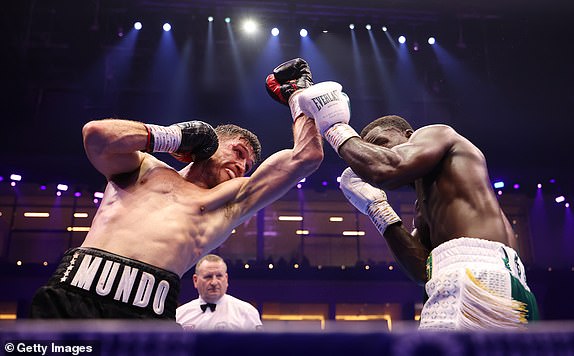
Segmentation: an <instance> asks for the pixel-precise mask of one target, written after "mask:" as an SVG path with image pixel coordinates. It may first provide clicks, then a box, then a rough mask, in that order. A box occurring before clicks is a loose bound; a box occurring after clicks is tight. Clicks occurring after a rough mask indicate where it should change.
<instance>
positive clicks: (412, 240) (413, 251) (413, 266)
mask: <svg viewBox="0 0 574 356" xmlns="http://www.w3.org/2000/svg"><path fill="white" fill-rule="evenodd" d="M383 237H384V238H385V241H386V242H387V245H388V246H389V248H390V250H391V252H392V253H393V256H394V257H395V260H396V261H397V263H398V264H399V265H400V266H401V268H402V269H403V270H404V271H405V273H406V274H407V276H409V278H411V279H412V280H413V281H415V282H417V283H418V284H420V285H423V284H425V283H426V281H427V278H426V260H427V257H428V255H429V253H430V251H429V250H428V249H427V248H426V247H425V246H423V244H422V243H421V241H420V239H419V238H418V237H417V236H413V235H411V233H409V232H408V231H407V229H406V228H405V227H404V226H403V224H402V223H396V224H392V225H389V226H387V228H386V229H385V232H384V234H383Z"/></svg>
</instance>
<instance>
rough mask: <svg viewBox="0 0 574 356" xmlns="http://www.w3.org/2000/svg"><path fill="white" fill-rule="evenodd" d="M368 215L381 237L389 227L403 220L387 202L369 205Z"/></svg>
mask: <svg viewBox="0 0 574 356" xmlns="http://www.w3.org/2000/svg"><path fill="white" fill-rule="evenodd" d="M367 214H368V215H369V218H371V221H372V222H373V223H374V224H375V226H376V227H377V230H379V232H380V233H381V235H382V234H384V233H385V230H386V229H387V226H389V225H391V224H394V223H397V222H399V221H401V218H400V217H399V216H398V215H397V213H395V211H394V210H393V208H392V207H391V205H390V204H389V202H388V201H386V200H384V201H381V202H375V203H373V204H371V205H369V207H368V208H367Z"/></svg>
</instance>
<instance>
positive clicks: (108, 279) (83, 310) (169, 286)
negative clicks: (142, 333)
mask: <svg viewBox="0 0 574 356" xmlns="http://www.w3.org/2000/svg"><path fill="white" fill-rule="evenodd" d="M179 288H180V280H179V276H177V275H176V274H175V273H173V272H169V271H167V270H164V269H160V268H157V267H154V266H152V265H149V264H146V263H143V262H140V261H136V260H131V259H129V258H125V257H122V256H119V255H115V254H113V253H109V252H106V251H103V250H99V249H95V248H85V247H79V248H74V249H70V250H68V251H67V252H66V254H65V255H64V257H63V258H62V262H60V265H59V266H58V268H57V269H56V272H55V273H54V275H53V276H52V278H51V279H50V280H49V282H48V284H47V285H46V286H44V287H41V288H40V289H39V290H38V291H37V292H36V294H35V295H34V298H33V300H32V305H31V311H30V317H31V318H42V319H53V318H57V319H84V318H108V319H173V320H175V309H176V308H177V299H178V296H179Z"/></svg>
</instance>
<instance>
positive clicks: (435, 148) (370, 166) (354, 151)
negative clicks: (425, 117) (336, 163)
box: [339, 125, 456, 189]
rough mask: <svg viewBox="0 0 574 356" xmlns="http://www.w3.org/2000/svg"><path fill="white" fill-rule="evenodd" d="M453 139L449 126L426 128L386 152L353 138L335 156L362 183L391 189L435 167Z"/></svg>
mask: <svg viewBox="0 0 574 356" xmlns="http://www.w3.org/2000/svg"><path fill="white" fill-rule="evenodd" d="M455 136H456V132H455V131H454V130H453V129H452V128H451V127H449V126H446V125H432V126H426V127H423V128H421V129H419V130H417V131H416V132H415V133H414V134H413V135H412V136H411V137H410V139H409V141H408V142H406V143H404V144H401V145H397V146H395V147H393V148H390V149H389V148H386V147H382V146H381V145H380V144H378V143H377V142H373V143H369V142H366V141H364V140H362V139H360V138H357V137H353V138H351V139H349V140H347V141H346V142H345V143H344V144H343V145H341V147H340V148H339V155H340V156H341V157H342V158H343V159H344V160H345V162H346V163H347V164H348V165H349V166H350V167H351V168H352V169H353V171H355V173H357V175H359V176H360V177H361V178H363V179H364V180H365V181H367V182H369V183H371V184H373V185H376V186H379V187H381V188H383V189H395V188H398V187H400V186H403V185H405V184H409V183H412V182H413V181H414V180H416V179H418V178H421V177H423V176H424V175H426V174H427V173H429V172H430V171H431V170H432V169H433V168H434V167H436V166H437V165H438V164H439V162H440V161H441V160H442V159H443V157H444V156H445V155H446V153H447V152H448V151H449V150H450V148H451V147H452V145H453V143H454V137H455Z"/></svg>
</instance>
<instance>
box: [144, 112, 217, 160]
mask: <svg viewBox="0 0 574 356" xmlns="http://www.w3.org/2000/svg"><path fill="white" fill-rule="evenodd" d="M145 127H146V129H147V133H148V136H147V137H148V140H147V145H146V152H169V153H171V155H172V156H173V157H175V158H176V159H177V160H179V161H181V162H184V163H190V162H197V161H203V160H206V159H208V158H209V157H211V156H212V155H213V154H214V153H215V151H217V147H219V140H218V138H217V133H215V130H214V129H213V127H212V126H211V125H210V124H208V123H206V122H203V121H198V120H194V121H187V122H181V123H178V124H173V125H170V126H160V125H152V124H145Z"/></svg>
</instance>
